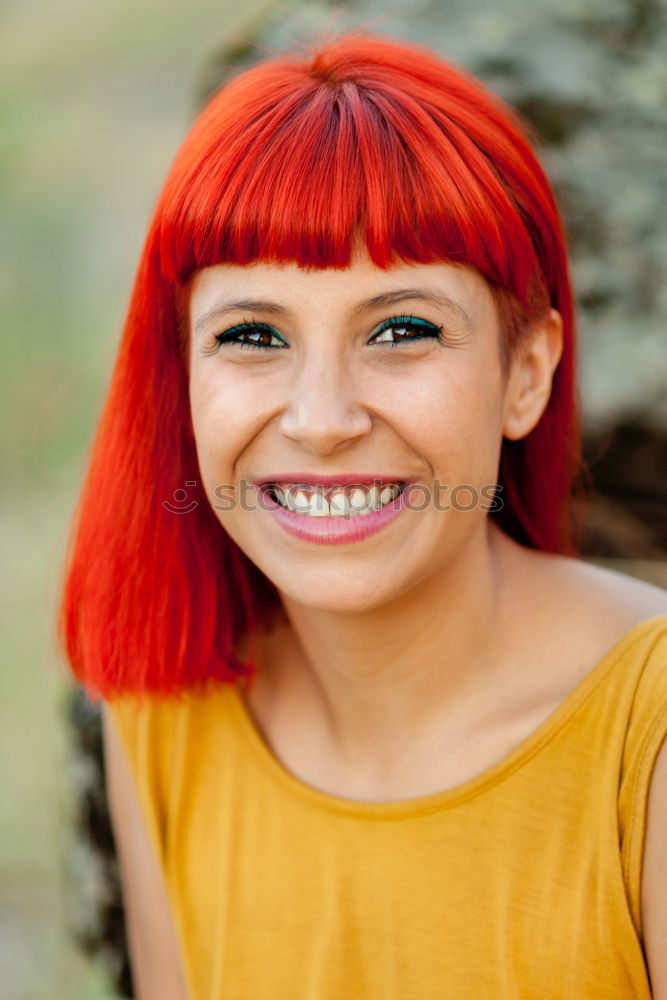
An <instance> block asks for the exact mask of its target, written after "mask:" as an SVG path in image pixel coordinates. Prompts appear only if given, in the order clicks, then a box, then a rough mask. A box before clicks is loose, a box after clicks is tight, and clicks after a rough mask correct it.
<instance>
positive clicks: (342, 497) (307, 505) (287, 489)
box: [262, 481, 407, 517]
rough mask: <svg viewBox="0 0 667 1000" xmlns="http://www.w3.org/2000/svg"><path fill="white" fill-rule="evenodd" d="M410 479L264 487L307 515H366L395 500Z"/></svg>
mask: <svg viewBox="0 0 667 1000" xmlns="http://www.w3.org/2000/svg"><path fill="white" fill-rule="evenodd" d="M406 486H407V482H403V481H399V482H396V483H385V484H383V485H382V486H380V487H378V486H371V487H365V486H362V485H357V486H332V487H328V488H326V489H325V488H323V487H321V486H310V485H305V484H300V483H265V484H264V485H263V486H262V489H263V490H264V491H265V492H266V493H267V494H268V495H269V496H270V497H271V498H272V499H273V500H275V501H276V503H278V504H280V506H281V507H284V508H285V509H286V510H289V511H292V513H295V514H302V515H303V516H304V517H364V516H365V515H368V514H372V513H374V512H375V511H378V510H381V509H382V508H383V507H386V506H387V505H388V504H390V503H392V502H393V501H394V500H395V499H396V498H397V497H399V496H400V495H401V493H402V492H403V491H404V490H405V488H406Z"/></svg>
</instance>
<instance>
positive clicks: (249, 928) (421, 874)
mask: <svg viewBox="0 0 667 1000" xmlns="http://www.w3.org/2000/svg"><path fill="white" fill-rule="evenodd" d="M111 709H112V713H113V714H114V717H115V719H116V720H117V723H118V725H119V727H120V730H121V734H122V739H123V742H124V745H125V748H126V750H127V752H128V756H129V759H130V761H131V766H132V769H133V772H134V775H135V778H136V781H137V788H138V791H139V793H140V800H141V803H142V807H143V809H144V813H145V816H146V819H147V822H148V826H149V829H150V834H151V837H152V840H153V843H154V845H155V847H156V850H157V851H158V853H159V857H160V861H161V864H162V866H163V870H164V872H165V877H166V884H167V889H168V892H169V896H170V899H171V902H172V906H173V912H174V915H175V919H176V924H177V930H178V933H179V937H180V941H181V946H182V950H183V955H184V958H185V966H186V972H187V976H188V979H189V983H190V992H191V997H192V1000H297V998H298V1000H342V998H344V1000H436V998H437V1000H442V998H448V1000H449V998H451V1000H510V998H511V1000H536V998H539V1000H564V998H567V1000H575V998H576V1000H597V998H599V1000H611V998H612V997H613V998H619V1000H620V998H621V997H623V998H634V1000H643V998H647V997H650V996H651V991H650V985H649V978H648V973H647V968H646V962H645V958H644V954H643V947H642V922H641V911H640V884H641V870H642V855H643V844H644V835H645V818H646V802H647V796H648V790H649V783H650V777H651V773H652V768H653V765H654V762H655V758H656V756H657V752H658V750H659V748H660V744H661V742H662V740H663V738H664V737H665V734H667V615H661V616H659V617H656V618H651V619H650V620H648V621H645V622H642V623H641V624H639V625H637V626H635V627H634V628H633V629H631V630H630V631H629V632H628V633H626V635H625V636H624V637H623V638H622V639H621V640H620V641H619V642H617V643H616V644H615V645H614V647H613V648H612V649H610V650H609V651H608V653H607V654H606V656H605V657H604V658H603V659H602V660H600V661H599V662H598V663H597V664H596V666H595V667H594V668H593V669H592V670H591V671H590V672H589V673H588V674H587V675H586V676H585V677H584V679H583V680H582V681H581V682H580V683H579V685H578V686H577V687H576V688H575V689H574V690H573V691H571V692H570V694H569V695H568V696H567V697H566V698H565V700H564V701H563V702H562V703H561V704H560V706H559V707H558V708H557V709H556V710H555V711H554V712H553V713H552V714H551V715H550V716H549V718H548V719H546V720H545V721H544V722H543V723H542V724H541V725H540V726H539V727H538V728H537V729H536V730H535V731H534V732H533V733H532V734H531V735H530V736H529V737H528V738H527V739H525V740H524V741H523V742H522V743H521V744H520V745H519V746H517V747H516V748H515V749H514V750H512V751H511V752H510V753H509V754H508V755H507V756H505V757H504V758H503V759H502V760H500V761H498V762H497V763H496V764H494V765H493V766H492V767H491V768H489V769H488V770H486V771H484V772H483V773H482V774H479V775H477V776H476V777H474V778H472V779H470V780H468V781H465V782H464V783H462V784H459V785H457V786H456V787H454V788H450V789H447V790H446V791H441V792H438V793H435V794H431V795H426V796H421V797H419V798H413V799H410V800H405V801H400V802H381V803H368V802H360V801H356V800H351V799H346V798H342V797H339V796H336V795H330V794H328V793H324V792H322V791H320V790H317V789H315V788H314V787H312V786H311V785H308V784H306V783H305V782H303V781H302V780H300V779H297V778H296V777H295V776H294V775H293V774H292V773H291V772H289V771H288V770H287V768H286V767H285V766H284V765H283V764H282V763H281V762H280V761H279V760H278V758H277V757H276V756H275V755H274V754H273V752H272V751H271V749H270V748H269V746H268V744H267V743H266V742H265V740H264V739H263V737H262V735H261V734H260V731H259V729H258V728H257V726H256V724H255V722H254V719H253V717H252V715H251V714H250V712H249V710H248V708H247V706H246V703H245V702H244V700H243V697H242V695H241V693H240V691H239V690H238V689H237V688H235V687H232V686H227V687H222V688H219V689H213V690H212V691H210V692H209V693H208V694H206V695H198V696H196V697H195V696H193V695H192V694H187V695H186V696H185V698H184V699H183V700H182V701H180V702H179V701H178V700H169V701H157V700H147V701H146V702H144V703H143V704H142V705H141V706H140V707H139V704H138V703H137V702H136V700H135V698H134V697H133V696H128V695H124V696H122V697H121V698H114V699H113V700H112V702H111Z"/></svg>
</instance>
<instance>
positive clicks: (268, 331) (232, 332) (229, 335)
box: [215, 320, 287, 351]
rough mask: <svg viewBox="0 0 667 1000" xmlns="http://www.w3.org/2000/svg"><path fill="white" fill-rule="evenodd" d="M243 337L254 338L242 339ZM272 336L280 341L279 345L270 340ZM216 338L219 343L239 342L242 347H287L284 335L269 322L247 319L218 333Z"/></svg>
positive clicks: (261, 348) (275, 348)
mask: <svg viewBox="0 0 667 1000" xmlns="http://www.w3.org/2000/svg"><path fill="white" fill-rule="evenodd" d="M242 337H248V338H253V339H248V340H242V339H241V338H242ZM272 337H275V339H276V340H278V341H279V343H278V344H277V345H276V344H272V343H271V342H270V341H271V338H272ZM215 339H216V340H217V341H218V343H219V344H239V345H240V346H241V347H258V348H259V349H260V350H264V349H267V350H270V351H271V350H281V349H282V348H283V347H287V344H286V343H285V341H284V340H283V339H282V337H280V336H279V335H278V334H277V333H276V332H275V330H274V329H273V328H272V327H270V326H269V325H268V324H267V323H250V322H248V321H247V320H244V321H243V323H238V324H237V325H236V326H232V327H230V329H229V330H225V331H224V332H223V333H217V334H216V335H215Z"/></svg>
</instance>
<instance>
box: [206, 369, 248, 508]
mask: <svg viewBox="0 0 667 1000" xmlns="http://www.w3.org/2000/svg"><path fill="white" fill-rule="evenodd" d="M190 413H191V416H192V427H193V432H194V438H195V445H196V449H197V458H198V460H199V468H200V471H201V474H202V477H203V480H204V485H205V486H206V488H207V490H208V492H211V491H212V489H213V486H214V485H216V484H218V483H220V481H221V477H224V479H225V482H227V481H229V480H230V479H231V477H232V473H233V469H234V463H235V460H236V457H237V456H238V455H239V454H240V453H241V452H242V451H243V448H244V447H245V446H246V444H247V442H248V441H250V440H251V439H252V436H253V433H254V423H253V414H256V413H257V403H256V397H255V402H254V404H253V394H252V392H251V391H250V389H249V387H248V386H246V385H245V383H244V380H243V379H239V378H226V379H223V378H221V377H220V373H219V372H215V371H205V370H204V371H202V370H198V369H196V368H195V369H194V370H193V371H192V373H191V377H190ZM214 481H215V482H214Z"/></svg>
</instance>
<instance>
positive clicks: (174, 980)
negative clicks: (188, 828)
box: [102, 702, 188, 1000]
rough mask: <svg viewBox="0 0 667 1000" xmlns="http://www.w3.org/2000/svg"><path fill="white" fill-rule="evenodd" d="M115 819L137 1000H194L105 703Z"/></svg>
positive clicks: (162, 885)
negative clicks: (189, 991)
mask: <svg viewBox="0 0 667 1000" xmlns="http://www.w3.org/2000/svg"><path fill="white" fill-rule="evenodd" d="M102 730H103V735H104V763H105V770H106V785H107V797H108V801H109V813H110V816H111V823H112V827H113V832H114V839H115V841H116V849H117V853H118V861H119V865H120V872H121V882H122V887H123V901H124V905H125V921H126V926H127V936H128V949H129V953H130V959H131V966H132V976H133V981H134V988H135V997H136V1000H156V998H157V997H159V998H160V1000H188V991H187V985H186V979H185V974H184V970H183V967H182V963H181V956H180V948H179V944H178V939H177V935H176V929H175V927H174V924H173V919H172V914H171V909H170V906H169V900H168V896H167V891H166V886H165V883H164V878H163V874H162V870H161V868H160V864H159V861H158V859H157V857H156V855H155V850H154V848H153V845H152V843H151V841H150V837H149V834H148V830H147V828H146V824H145V822H144V818H143V815H142V812H141V806H140V803H139V799H138V796H137V793H136V788H135V784H134V780H133V778H132V773H131V771H130V767H129V765H128V762H127V758H126V756H125V750H124V748H123V745H122V742H121V739H120V735H119V733H118V731H117V728H116V725H115V723H114V720H113V717H112V715H111V712H110V711H109V709H108V706H107V705H106V704H105V703H104V702H102Z"/></svg>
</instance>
